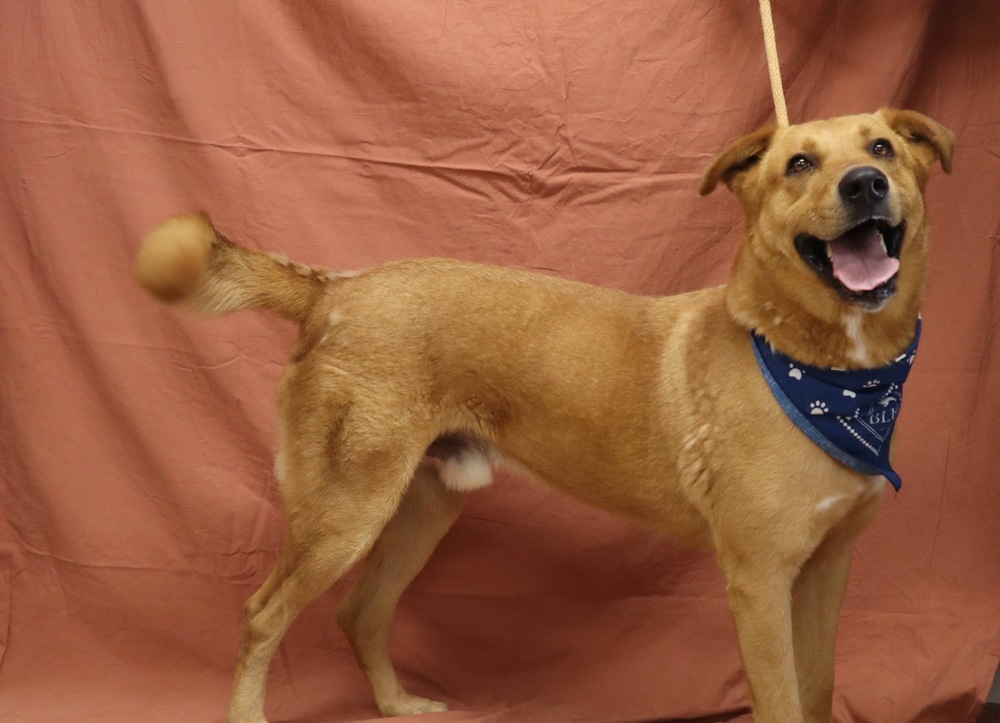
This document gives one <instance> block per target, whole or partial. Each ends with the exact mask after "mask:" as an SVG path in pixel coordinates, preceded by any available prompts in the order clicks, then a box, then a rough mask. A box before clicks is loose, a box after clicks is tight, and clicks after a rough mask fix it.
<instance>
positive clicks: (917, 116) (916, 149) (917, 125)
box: [878, 108, 955, 173]
mask: <svg viewBox="0 0 1000 723" xmlns="http://www.w3.org/2000/svg"><path fill="white" fill-rule="evenodd" d="M878 113H879V115H880V116H882V120H884V121H885V122H886V123H887V124H888V125H889V127H890V128H892V130H894V131H895V132H896V134H897V135H898V136H900V137H901V138H902V139H903V140H905V141H906V142H907V144H908V145H909V147H910V152H911V153H912V154H913V156H914V157H915V158H916V159H917V160H918V161H920V163H921V164H922V165H923V167H924V170H927V169H929V168H930V167H931V164H933V163H934V161H935V160H936V159H940V160H941V167H942V168H943V169H944V172H945V173H951V154H952V150H954V148H955V134H954V133H952V132H951V131H950V130H948V129H947V128H945V127H944V126H943V125H941V124H940V123H938V122H937V121H935V120H932V119H931V118H928V117H927V116H925V115H924V114H923V113H917V112H916V111H915V110H895V109H893V108H882V109H881V110H880V111H879V112H878Z"/></svg>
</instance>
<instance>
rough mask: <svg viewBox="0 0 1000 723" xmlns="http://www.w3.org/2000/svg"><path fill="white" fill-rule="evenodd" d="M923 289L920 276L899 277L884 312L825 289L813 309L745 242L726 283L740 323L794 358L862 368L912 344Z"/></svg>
mask: <svg viewBox="0 0 1000 723" xmlns="http://www.w3.org/2000/svg"><path fill="white" fill-rule="evenodd" d="M922 290H923V278H922V277H921V278H919V279H916V278H912V277H910V278H907V279H905V280H904V279H900V283H899V288H898V291H897V293H896V295H895V297H894V298H893V299H892V300H891V301H889V303H888V304H886V306H885V308H883V309H881V310H879V311H877V312H867V311H865V310H863V309H861V308H856V307H852V306H850V305H848V304H847V303H845V302H843V301H840V300H839V299H838V298H834V295H833V294H827V293H825V292H826V289H825V288H824V289H819V290H818V291H819V292H821V293H822V294H823V295H822V296H821V295H820V293H817V295H816V298H815V299H813V300H812V301H814V302H815V303H813V304H812V307H814V308H810V307H809V305H806V304H803V302H802V300H801V299H797V298H794V297H793V296H792V295H791V294H790V293H788V292H787V291H784V290H782V289H780V288H779V287H778V286H777V285H776V284H775V283H774V279H773V275H771V274H769V273H768V272H767V269H766V268H764V266H763V265H762V264H761V262H760V261H759V260H758V259H756V258H755V257H754V255H753V253H752V252H751V250H750V248H749V246H748V245H747V244H743V245H742V246H741V248H740V250H739V252H738V253H737V257H736V261H735V263H734V264H733V270H732V274H731V276H730V280H729V283H728V284H727V285H726V306H727V308H728V310H729V314H730V316H731V317H732V318H733V320H734V321H735V322H736V323H737V324H738V325H740V326H742V327H744V328H745V329H747V330H750V331H755V332H756V333H758V334H761V335H763V336H764V338H765V339H767V341H768V342H769V343H770V344H771V345H772V346H773V347H774V348H775V349H776V350H778V351H780V352H781V353H783V354H784V355H786V356H788V357H791V358H792V359H795V360H798V361H801V362H803V363H805V364H809V365H811V366H817V367H827V368H841V369H864V368H876V367H881V366H885V365H886V364H888V363H890V362H891V361H892V360H893V359H895V358H896V357H897V356H898V355H899V354H900V353H902V352H903V351H904V350H905V349H906V348H907V347H908V346H909V345H910V343H911V342H912V341H913V337H914V333H915V331H916V326H917V317H918V314H919V309H920V300H921V295H922Z"/></svg>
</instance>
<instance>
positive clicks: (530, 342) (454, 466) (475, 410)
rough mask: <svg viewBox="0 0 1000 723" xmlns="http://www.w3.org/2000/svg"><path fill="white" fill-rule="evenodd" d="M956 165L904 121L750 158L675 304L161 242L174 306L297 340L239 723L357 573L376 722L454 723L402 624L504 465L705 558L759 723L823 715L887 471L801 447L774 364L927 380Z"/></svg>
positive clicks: (810, 441)
mask: <svg viewBox="0 0 1000 723" xmlns="http://www.w3.org/2000/svg"><path fill="white" fill-rule="evenodd" d="M953 145H954V137H953V135H952V133H951V132H950V131H949V130H948V129H946V128H945V127H943V126H942V125H940V124H939V123H937V122H935V121H934V120H932V119H930V118H928V117H926V116H924V115H922V114H920V113H917V112H914V111H907V110H894V109H882V110H879V111H878V112H875V113H872V114H864V115H854V116H845V117H840V118H833V119H830V120H822V121H813V122H808V123H803V124H801V125H794V126H791V127H787V128H775V127H768V128H763V129H761V130H758V131H756V132H754V133H751V134H750V135H747V136H746V137H744V138H741V139H740V140H737V141H736V142H734V143H733V144H732V145H731V146H730V147H728V148H727V149H726V150H724V151H723V152H722V153H721V154H719V155H718V156H717V157H716V158H715V159H714V160H712V161H711V163H710V164H709V165H708V167H707V169H706V170H705V172H704V175H703V177H702V180H701V185H700V188H699V191H700V193H701V194H702V195H706V194H708V193H710V192H711V191H712V190H713V189H714V188H715V187H716V186H717V185H718V184H719V183H720V182H724V183H725V184H726V185H727V186H728V187H729V188H730V189H731V190H732V191H733V192H734V193H735V195H736V196H737V198H738V199H739V201H740V202H741V204H742V206H743V211H744V214H745V220H746V232H745V234H744V236H743V238H742V241H741V243H740V245H739V247H738V250H737V253H736V259H735V262H734V264H733V267H732V272H731V274H730V276H729V279H728V282H727V283H726V284H724V285H723V286H720V287H717V288H710V289H705V290H700V291H694V292H690V293H685V294H681V295H677V296H668V297H660V298H653V297H640V296H634V295H629V294H626V293H622V292H618V291H612V290H607V289H602V288H597V287H594V286H589V285H585V284H582V283H577V282H573V281H568V280H563V279H559V278H555V277H552V276H546V275H540V274H534V273H529V272H523V271H517V270H512V269H505V268H498V267H492V266H485V265H476V264H471V263H463V262H458V261H452V260H444V259H420V260H409V261H401V262H394V263H387V264H383V265H379V266H375V267H372V268H369V269H366V270H363V271H360V272H356V273H339V272H335V271H330V270H327V269H322V268H318V267H312V266H306V265H303V264H299V263H296V262H292V261H289V260H288V259H287V258H285V257H283V256H279V255H275V254H264V253H260V252H257V251H253V250H250V249H247V248H244V247H242V246H239V245H237V244H235V243H232V242H231V241H229V240H228V239H227V238H226V237H224V236H223V235H221V234H220V233H219V232H217V231H216V230H215V228H214V227H213V226H212V224H211V222H210V221H209V219H208V217H207V216H205V215H203V214H192V215H187V216H179V217H174V218H171V219H169V220H167V221H165V222H163V223H162V224H161V225H160V226H158V227H157V228H156V229H155V230H153V231H152V232H150V233H149V234H148V235H147V237H146V238H145V239H144V241H143V244H142V246H141V249H140V251H139V253H138V256H137V260H136V275H137V278H138V280H139V282H140V284H141V285H142V286H143V287H145V288H146V289H147V290H148V291H149V292H151V293H152V295H153V296H154V297H156V298H157V299H159V300H161V301H163V302H167V303H169V304H175V305H178V306H181V307H185V308H188V309H191V310H194V311H197V312H200V313H203V314H209V315H221V314H227V313H230V312H234V311H238V310H241V309H267V310H270V311H273V312H276V313H278V314H280V315H281V316H283V317H285V318H287V319H290V320H292V321H294V322H296V323H297V324H298V325H299V327H300V328H301V333H300V335H299V337H298V341H297V343H296V345H295V348H294V351H293V353H292V356H291V360H290V362H289V363H288V365H287V366H286V367H285V369H284V372H283V374H282V377H281V381H280V387H279V391H278V422H277V436H278V449H277V454H276V461H275V475H276V477H277V479H278V480H279V482H280V485H281V491H282V494H283V496H284V502H285V513H286V518H287V537H286V541H285V543H284V545H283V549H282V550H281V554H280V558H279V560H278V562H277V565H276V567H275V569H274V571H273V572H272V573H271V574H270V576H269V577H268V578H267V580H266V582H264V584H263V586H262V587H261V588H260V590H259V591H257V592H256V593H255V594H254V595H253V596H252V597H251V598H250V600H249V601H248V602H247V604H246V608H245V618H244V624H243V634H242V647H241V650H240V653H239V659H238V664H237V670H236V677H235V683H234V690H233V694H232V699H231V704H230V708H229V720H230V721H233V722H234V723H250V722H253V723H259V722H260V721H265V717H264V689H265V682H266V677H267V670H268V666H269V663H270V661H271V658H272V656H273V654H274V652H275V649H276V648H277V646H278V643H279V641H280V640H281V638H282V636H283V635H284V633H285V631H286V630H287V629H288V627H289V625H290V624H291V623H292V621H293V620H294V619H295V617H296V615H297V614H298V613H299V611H301V610H302V608H303V607H304V606H305V605H306V604H308V603H309V602H310V601H312V600H313V599H315V598H316V597H317V596H319V595H320V594H321V593H323V592H324V591H325V590H327V589H328V588H329V587H330V585H331V584H332V583H333V582H334V581H335V580H337V579H338V578H339V577H340V576H341V575H342V574H343V573H344V572H345V571H346V570H348V568H350V567H351V566H352V565H354V564H355V563H356V562H358V561H360V560H361V559H362V558H365V557H366V556H367V562H366V565H365V568H364V570H363V572H362V574H361V577H360V578H359V580H358V581H357V583H356V584H355V586H354V587H353V588H352V589H351V591H350V592H349V593H348V594H347V596H346V598H345V599H344V601H343V602H342V603H341V604H340V606H339V608H338V613H337V619H338V622H339V624H340V626H341V627H342V628H343V630H344V631H345V633H346V634H347V637H348V639H349V640H350V643H351V645H352V648H353V650H354V653H355V655H356V657H357V661H358V663H359V665H360V667H361V669H362V670H363V671H364V673H365V675H366V676H367V678H368V680H369V682H370V683H371V686H372V690H373V693H374V697H375V700H376V702H377V704H378V707H379V709H380V710H381V712H382V714H383V715H386V716H393V715H407V714H416V713H424V712H433V711H443V710H445V709H446V707H445V705H443V704H442V703H439V702H436V701H431V700H426V699H423V698H420V697H417V696H415V695H411V694H410V693H408V692H407V691H405V690H404V689H403V688H402V686H401V685H400V683H399V681H398V679H397V677H396V674H395V672H394V670H393V666H392V663H391V662H390V660H389V657H388V653H387V649H386V638H387V627H388V622H389V618H390V616H391V614H392V612H393V609H394V607H395V605H396V603H397V601H398V600H399V597H400V595H401V594H402V592H403V590H404V589H405V588H406V586H407V585H408V584H409V583H410V581H411V580H412V579H413V578H414V576H415V575H416V574H417V572H418V571H419V570H420V569H421V568H422V567H423V565H424V563H425V562H426V561H427V559H428V558H429V556H430V555H431V553H432V551H433V550H434V548H435V546H436V545H437V543H438V541H439V540H440V539H441V538H442V537H443V536H444V534H445V533H446V532H447V530H448V529H449V527H450V526H451V524H452V523H453V522H454V521H455V519H456V517H457V516H458V514H459V511H460V509H461V507H462V502H463V500H464V499H465V497H466V496H467V495H468V493H470V492H471V491H473V490H476V489H480V488H483V487H486V486H488V485H489V484H490V483H491V481H492V479H493V477H492V475H493V470H494V468H496V467H498V466H499V467H507V468H510V469H511V470H513V471H514V472H516V473H518V474H520V475H523V476H525V477H529V478H532V479H534V480H537V481H539V482H540V483H542V484H544V485H546V486H548V487H551V488H554V489H558V490H563V491H565V492H567V493H569V494H570V495H572V496H574V497H576V498H578V499H580V500H583V501H585V502H588V503H591V504H594V505H597V506H599V507H603V508H605V509H608V510H612V511H615V512H618V513H621V514H623V515H624V516H626V517H628V518H630V519H632V520H635V521H637V522H639V523H641V524H644V525H647V526H649V527H653V528H656V529H659V530H662V531H663V532H665V533H667V534H670V535H673V536H675V537H678V538H681V539H684V540H687V541H690V542H694V543H697V544H702V545H707V546H710V547H712V548H714V551H715V553H716V557H717V560H718V564H719V566H720V569H721V571H722V573H723V575H724V578H725V581H726V586H727V588H726V589H727V595H728V601H729V603H730V608H731V610H732V614H733V617H734V619H735V622H736V628H737V633H738V642H739V646H740V651H741V654H742V659H743V664H744V667H745V669H746V674H747V678H748V681H749V686H750V692H751V698H752V705H753V710H754V713H755V716H756V719H757V720H758V721H762V723H792V722H795V721H828V720H829V719H830V716H831V708H832V697H833V679H834V676H833V660H834V637H835V633H836V629H837V621H838V615H839V609H840V606H841V602H842V599H843V596H844V589H845V585H846V581H847V576H848V568H849V565H850V558H851V551H852V548H853V544H854V541H855V538H856V537H857V536H858V534H859V533H860V532H861V530H862V529H863V528H864V527H865V526H866V525H867V524H868V522H869V521H870V520H871V519H872V517H873V516H874V514H875V512H876V508H877V506H878V504H879V501H880V499H881V496H882V491H883V487H884V484H885V481H886V478H887V475H891V474H895V473H894V472H892V471H891V468H889V467H887V466H884V467H870V468H869V467H865V466H864V465H861V466H860V467H858V466H857V465H853V466H852V463H851V461H850V460H847V462H846V463H845V461H844V459H841V458H838V457H836V456H835V454H836V453H835V452H834V451H832V450H828V449H825V448H824V447H822V446H821V443H820V441H818V440H817V439H816V438H814V437H812V436H811V433H809V434H804V433H803V429H804V428H802V429H800V426H799V425H797V423H796V422H795V420H794V419H793V417H794V414H793V413H792V412H791V411H786V406H787V405H785V404H784V403H782V402H781V401H780V400H779V396H780V395H779V392H777V391H774V390H773V389H772V387H773V386H774V385H773V384H772V382H774V380H775V379H774V378H775V374H774V373H772V374H771V375H770V376H768V374H767V373H765V372H764V366H763V363H762V362H761V357H760V355H761V354H770V353H772V352H773V353H774V354H777V355H779V356H778V357H777V358H778V359H779V361H778V367H781V365H783V364H785V362H786V361H787V364H786V366H787V368H788V374H787V375H785V376H789V375H790V376H791V377H792V378H793V379H794V378H796V376H797V378H798V379H801V378H802V377H803V375H809V374H812V373H813V370H817V371H816V373H817V374H818V373H819V371H818V370H831V369H832V370H835V371H837V370H846V373H851V372H852V371H853V372H857V373H868V372H867V371H866V370H873V369H881V368H883V367H885V366H886V365H890V364H892V363H894V362H899V360H900V359H903V358H904V357H906V356H907V354H910V356H909V357H908V361H910V362H912V353H911V352H912V349H913V347H914V346H915V343H916V336H917V334H918V330H919V308H920V302H921V297H922V293H923V288H924V275H925V268H926V261H927V253H928V239H927V222H926V215H925V208H924V201H923V189H924V186H925V183H926V182H927V178H928V175H929V173H930V170H931V168H932V166H933V165H934V163H935V162H936V161H940V163H941V165H942V166H943V168H944V170H945V171H946V172H950V171H951V159H952V150H953ZM778 367H775V368H778ZM803 370H806V371H803ZM777 376H782V373H781V370H780V369H778V372H777ZM869 376H871V375H870V374H869ZM897 392H898V389H897V390H896V391H895V392H893V394H895V393H897ZM849 394H851V395H853V394H854V392H849V393H845V396H848V395H849ZM885 400H889V401H885ZM890 401H892V400H891V399H890V397H889V396H886V397H885V398H884V399H883V400H882V403H883V404H889V402H890ZM815 405H820V407H819V408H818V409H819V411H820V412H821V413H822V412H823V410H824V409H825V403H822V402H816V403H814V405H813V406H814V407H815ZM816 411H817V408H814V409H812V411H811V413H813V414H815V413H816ZM859 464H860V463H859ZM859 469H860V470H862V471H859ZM863 470H869V472H871V473H866V472H865V471H863ZM885 470H889V471H885ZM881 472H884V474H883V473H881Z"/></svg>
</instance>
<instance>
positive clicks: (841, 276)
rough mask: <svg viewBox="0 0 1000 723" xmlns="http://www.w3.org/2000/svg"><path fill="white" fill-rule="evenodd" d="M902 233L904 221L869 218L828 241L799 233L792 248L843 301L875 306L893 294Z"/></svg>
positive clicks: (903, 233) (904, 231) (903, 231)
mask: <svg viewBox="0 0 1000 723" xmlns="http://www.w3.org/2000/svg"><path fill="white" fill-rule="evenodd" d="M905 234H906V221H901V222H900V223H899V224H897V225H896V226H892V225H891V224H890V223H889V221H888V220H887V219H884V218H870V219H868V220H867V221H864V222H862V223H859V224H858V225H857V226H854V227H853V228H850V229H848V230H847V231H845V232H844V233H842V234H841V235H840V236H838V237H837V238H834V239H830V240H828V241H825V240H823V239H821V238H817V237H816V236H810V235H809V234H799V235H798V236H797V237H796V238H795V248H796V249H798V252H799V255H800V256H802V259H803V260H804V261H805V262H806V264H808V265H809V266H810V267H812V269H813V270H814V271H815V272H816V273H817V275H819V277H820V278H821V279H822V280H823V281H825V282H826V283H827V284H828V285H829V286H831V287H832V288H833V289H834V290H836V291H837V293H838V294H840V296H841V298H843V299H844V300H845V301H850V302H852V303H856V304H860V305H862V306H869V307H876V306H879V305H881V304H882V303H883V302H885V301H887V300H889V299H890V298H892V296H893V295H894V294H895V293H896V278H897V274H898V272H899V252H900V251H901V250H902V248H903V236H904V235H905Z"/></svg>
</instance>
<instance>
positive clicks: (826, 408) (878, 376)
mask: <svg viewBox="0 0 1000 723" xmlns="http://www.w3.org/2000/svg"><path fill="white" fill-rule="evenodd" d="M750 341H751V343H752V344H753V352H754V356H755V357H756V359H757V365H758V366H759V367H760V371H761V373H762V374H763V377H764V381H765V382H766V384H767V386H768V387H770V389H771V392H772V394H773V395H774V398H775V401H776V402H777V403H778V405H779V406H780V407H781V408H782V409H783V410H784V411H785V413H786V415H787V416H788V418H789V419H790V420H791V421H792V422H793V423H794V424H795V425H796V426H797V427H798V428H799V429H800V430H802V432H803V433H804V434H805V435H806V437H808V438H809V439H810V440H812V441H813V442H815V443H816V444H817V445H818V446H819V447H820V448H821V449H823V450H824V451H825V452H826V453H827V454H829V455H830V456H831V457H833V458H834V459H836V460H837V461H838V462H840V463H842V464H844V465H846V466H847V467H849V468H850V469H853V470H855V471H856V472H861V473H862V474H866V475H876V474H882V475H884V476H885V477H886V478H887V479H888V480H889V482H890V483H891V484H892V486H893V487H895V488H896V489H899V487H900V485H901V484H902V480H901V479H900V477H899V475H898V474H897V473H896V471H895V470H894V469H893V468H892V465H891V464H890V462H889V446H890V445H889V442H890V438H891V436H892V432H893V429H894V427H895V422H896V417H897V416H898V414H899V409H900V405H901V404H902V400H903V389H902V386H903V382H904V381H905V380H906V377H907V375H908V374H909V372H910V365H911V364H912V363H913V359H914V355H915V353H916V350H917V344H918V342H919V341H920V323H919V322H917V328H916V330H915V333H914V336H913V342H912V343H911V344H910V346H909V348H908V349H906V350H905V351H903V352H902V353H898V354H897V356H896V358H895V359H894V360H893V361H892V362H890V363H889V364H886V365H884V366H880V367H877V368H868V369H839V368H835V367H817V366H810V365H809V364H806V363H804V362H802V361H799V360H797V359H792V358H790V357H788V356H786V355H784V354H782V353H781V352H779V351H777V350H776V349H775V348H774V347H772V346H771V345H770V344H769V343H768V341H767V339H765V338H764V337H763V336H762V335H760V334H756V333H754V332H750Z"/></svg>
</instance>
